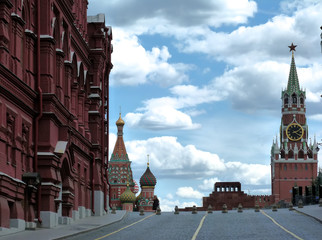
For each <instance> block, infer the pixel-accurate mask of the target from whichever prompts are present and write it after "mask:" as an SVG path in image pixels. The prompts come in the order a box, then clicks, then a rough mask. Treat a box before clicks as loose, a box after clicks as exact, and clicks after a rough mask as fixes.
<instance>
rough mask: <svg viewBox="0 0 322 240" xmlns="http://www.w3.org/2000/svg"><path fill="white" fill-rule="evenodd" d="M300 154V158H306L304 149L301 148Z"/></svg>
mask: <svg viewBox="0 0 322 240" xmlns="http://www.w3.org/2000/svg"><path fill="white" fill-rule="evenodd" d="M298 156H299V158H304V151H303V150H300V151H299V154H298Z"/></svg>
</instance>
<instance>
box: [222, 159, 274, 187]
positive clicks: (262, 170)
mask: <svg viewBox="0 0 322 240" xmlns="http://www.w3.org/2000/svg"><path fill="white" fill-rule="evenodd" d="M226 167H227V172H229V173H230V176H229V177H230V178H232V179H236V180H237V181H239V182H242V183H243V184H249V185H269V184H270V178H271V167H270V166H269V165H262V164H247V163H241V162H227V163H226Z"/></svg>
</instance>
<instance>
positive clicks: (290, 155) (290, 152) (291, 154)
mask: <svg viewBox="0 0 322 240" xmlns="http://www.w3.org/2000/svg"><path fill="white" fill-rule="evenodd" d="M288 158H294V152H293V150H290V151H289V152H288Z"/></svg>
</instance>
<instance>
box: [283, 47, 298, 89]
mask: <svg viewBox="0 0 322 240" xmlns="http://www.w3.org/2000/svg"><path fill="white" fill-rule="evenodd" d="M286 91H287V92H288V93H289V94H292V93H299V91H300V84H299V79H298V76H297V72H296V66H295V60H294V52H293V51H292V62H291V69H290V74H289V76H288V83H287V89H286Z"/></svg>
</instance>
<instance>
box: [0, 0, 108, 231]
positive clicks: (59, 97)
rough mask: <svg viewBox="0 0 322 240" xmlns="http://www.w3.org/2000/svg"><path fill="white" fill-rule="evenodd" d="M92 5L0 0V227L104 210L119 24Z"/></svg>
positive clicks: (62, 220) (67, 0)
mask: <svg viewBox="0 0 322 240" xmlns="http://www.w3.org/2000/svg"><path fill="white" fill-rule="evenodd" d="M87 5H88V1H87V0H48V1H42V0H24V1H17V0H3V1H0V210H1V214H0V231H3V232H4V231H7V232H8V231H10V229H13V228H17V229H19V230H23V229H25V228H35V227H36V224H38V225H39V226H40V227H54V226H56V225H58V224H68V223H70V222H72V221H75V220H77V219H79V218H84V217H86V216H90V215H93V214H95V215H103V214H105V213H106V212H107V208H108V204H109V202H108V197H109V196H108V191H109V188H108V182H107V170H106V169H107V164H108V162H107V153H108V136H107V134H108V120H107V119H108V109H107V108H108V81H109V73H110V70H111V68H112V64H111V53H112V45H111V40H112V30H111V27H106V26H105V19H104V18H105V17H104V15H102V14H99V15H97V16H93V17H87Z"/></svg>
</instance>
